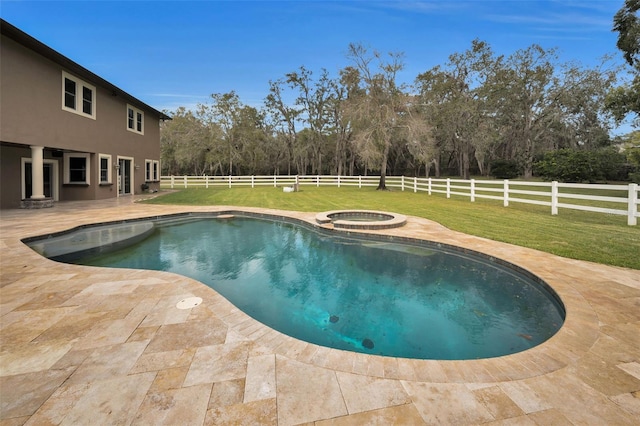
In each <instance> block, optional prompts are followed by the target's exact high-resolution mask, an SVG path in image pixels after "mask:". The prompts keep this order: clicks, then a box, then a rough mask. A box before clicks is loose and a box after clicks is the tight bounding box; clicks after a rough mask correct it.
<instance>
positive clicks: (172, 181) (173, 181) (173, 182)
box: [171, 175, 176, 189]
mask: <svg viewBox="0 0 640 426" xmlns="http://www.w3.org/2000/svg"><path fill="white" fill-rule="evenodd" d="M175 184H176V177H175V176H173V175H171V189H173V187H174V185H175Z"/></svg>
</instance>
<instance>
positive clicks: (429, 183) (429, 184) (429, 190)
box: [427, 178, 431, 195]
mask: <svg viewBox="0 0 640 426" xmlns="http://www.w3.org/2000/svg"><path fill="white" fill-rule="evenodd" d="M427 189H428V194H429V195H431V178H429V182H428V186H427Z"/></svg>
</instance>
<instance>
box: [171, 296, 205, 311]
mask: <svg viewBox="0 0 640 426" xmlns="http://www.w3.org/2000/svg"><path fill="white" fill-rule="evenodd" d="M201 303H202V298H201V297H187V298H186V299H182V300H181V301H179V302H178V304H177V305H176V308H178V309H191V308H195V307H196V306H198V305H199V304H201Z"/></svg>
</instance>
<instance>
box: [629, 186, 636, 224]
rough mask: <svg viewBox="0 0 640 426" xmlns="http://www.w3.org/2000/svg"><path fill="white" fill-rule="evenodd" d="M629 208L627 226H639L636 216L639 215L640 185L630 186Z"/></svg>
mask: <svg viewBox="0 0 640 426" xmlns="http://www.w3.org/2000/svg"><path fill="white" fill-rule="evenodd" d="M627 198H628V199H629V208H628V211H629V213H628V215H627V225H630V226H635V225H637V224H638V219H637V218H636V214H637V213H638V204H637V203H638V184H637V183H630V184H629V196H628V197H627Z"/></svg>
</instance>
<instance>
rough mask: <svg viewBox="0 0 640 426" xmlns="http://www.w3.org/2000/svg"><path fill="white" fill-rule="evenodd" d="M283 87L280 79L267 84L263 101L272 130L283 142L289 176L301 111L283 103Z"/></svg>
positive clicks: (283, 84)
mask: <svg viewBox="0 0 640 426" xmlns="http://www.w3.org/2000/svg"><path fill="white" fill-rule="evenodd" d="M285 85H286V81H284V80H282V79H280V80H276V81H270V82H269V95H267V98H266V99H265V107H266V109H267V111H268V113H269V114H270V115H271V117H272V122H273V128H274V130H275V131H276V132H277V134H278V135H277V137H278V139H280V140H282V141H284V145H285V147H286V150H285V155H286V160H287V174H289V175H291V166H292V163H293V162H294V146H295V143H296V140H297V130H296V123H297V121H298V118H299V116H300V114H301V112H302V111H301V110H300V109H299V108H294V107H290V106H288V105H287V103H286V102H285V101H284V99H283V96H282V92H283V89H284V88H285ZM298 172H300V170H298Z"/></svg>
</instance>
